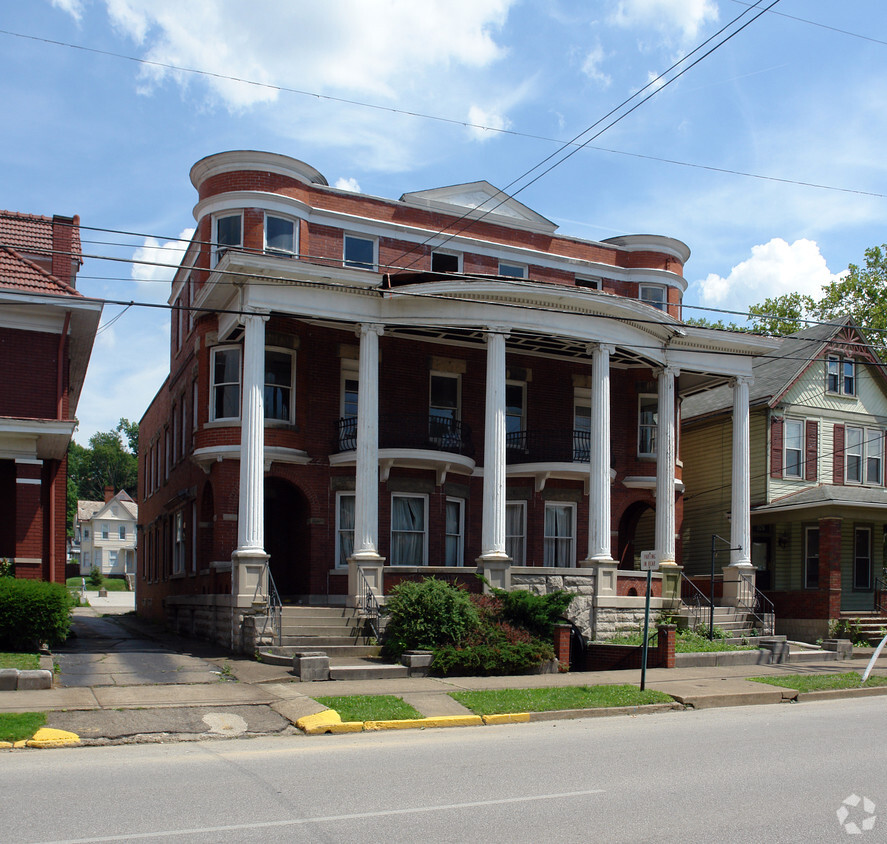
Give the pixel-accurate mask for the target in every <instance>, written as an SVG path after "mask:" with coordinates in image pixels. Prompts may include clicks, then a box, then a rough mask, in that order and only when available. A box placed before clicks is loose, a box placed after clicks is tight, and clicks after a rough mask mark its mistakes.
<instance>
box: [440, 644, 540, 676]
mask: <svg viewBox="0 0 887 844" xmlns="http://www.w3.org/2000/svg"><path fill="white" fill-rule="evenodd" d="M548 659H554V648H552V646H551V645H546V644H545V643H544V642H540V641H538V640H534V641H532V642H516V643H514V644H511V643H509V642H500V643H497V644H494V645H490V644H488V643H478V644H476V645H465V646H455V645H445V646H444V647H442V648H438V649H437V651H435V654H434V660H433V662H432V663H431V670H432V671H433V672H434V673H435V674H440V675H441V676H453V675H455V676H459V675H462V676H475V677H476V676H489V675H494V676H496V675H504V674H526V673H528V672H530V671H533V670H534V669H535V668H537V667H538V666H539V665H540V663H542V662H544V661H545V660H548Z"/></svg>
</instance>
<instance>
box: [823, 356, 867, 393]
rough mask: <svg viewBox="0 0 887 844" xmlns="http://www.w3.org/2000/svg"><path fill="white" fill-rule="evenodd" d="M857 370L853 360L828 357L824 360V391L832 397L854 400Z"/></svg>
mask: <svg viewBox="0 0 887 844" xmlns="http://www.w3.org/2000/svg"><path fill="white" fill-rule="evenodd" d="M848 369H849V374H848ZM858 369H859V368H858V367H857V365H856V359H855V358H852V357H849V356H844V355H828V356H827V357H826V359H825V391H826V392H827V393H828V394H829V395H832V396H848V397H849V398H855V396H856V391H857V380H858V379H857V375H858ZM848 381H849V387H848Z"/></svg>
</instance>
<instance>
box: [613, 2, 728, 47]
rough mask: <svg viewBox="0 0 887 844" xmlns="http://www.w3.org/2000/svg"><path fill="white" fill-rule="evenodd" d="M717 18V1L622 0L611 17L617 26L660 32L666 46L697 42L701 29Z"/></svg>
mask: <svg viewBox="0 0 887 844" xmlns="http://www.w3.org/2000/svg"><path fill="white" fill-rule="evenodd" d="M717 19H718V6H717V3H716V2H714V0H619V3H618V4H617V6H616V11H615V12H614V13H613V14H612V15H611V16H610V21H611V22H612V23H614V24H616V25H617V26H621V27H631V28H637V29H649V28H653V29H656V30H658V31H659V32H660V33H661V35H662V36H663V38H664V40H665V42H666V43H672V42H673V41H683V42H691V41H695V40H696V38H697V36H698V34H699V30H700V29H701V28H702V27H703V26H705V24H707V23H708V22H709V21H716V20H717ZM675 35H679V36H680V37H679V38H675V37H674V36H675Z"/></svg>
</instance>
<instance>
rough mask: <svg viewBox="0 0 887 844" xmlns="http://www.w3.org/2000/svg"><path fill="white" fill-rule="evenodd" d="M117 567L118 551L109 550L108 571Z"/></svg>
mask: <svg viewBox="0 0 887 844" xmlns="http://www.w3.org/2000/svg"><path fill="white" fill-rule="evenodd" d="M115 568H117V552H116V551H108V571H114V569H115Z"/></svg>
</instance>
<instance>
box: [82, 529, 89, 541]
mask: <svg viewBox="0 0 887 844" xmlns="http://www.w3.org/2000/svg"><path fill="white" fill-rule="evenodd" d="M83 538H84V539H89V528H88V527H85V528H83Z"/></svg>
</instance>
